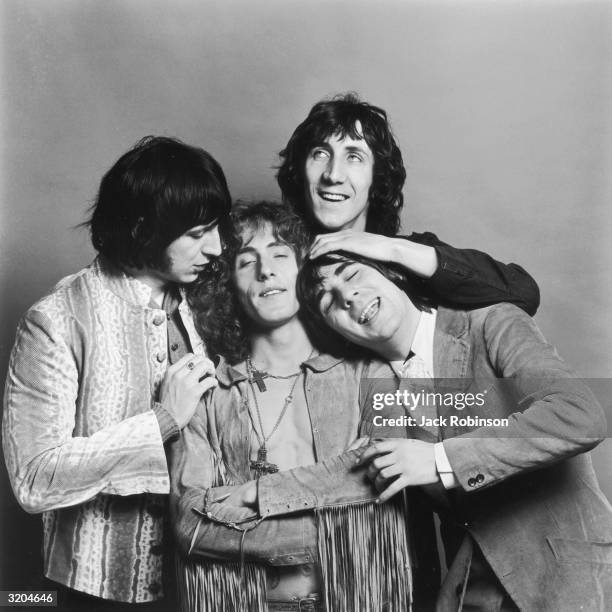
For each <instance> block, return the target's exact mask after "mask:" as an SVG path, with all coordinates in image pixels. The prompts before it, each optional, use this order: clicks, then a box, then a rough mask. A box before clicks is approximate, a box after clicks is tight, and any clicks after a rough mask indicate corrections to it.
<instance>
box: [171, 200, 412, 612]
mask: <svg viewBox="0 0 612 612" xmlns="http://www.w3.org/2000/svg"><path fill="white" fill-rule="evenodd" d="M232 220H233V223H234V229H235V234H236V236H235V238H236V240H235V241H230V242H231V243H234V242H235V243H236V244H235V245H234V246H233V247H231V248H230V250H229V251H228V252H227V253H225V254H224V256H223V260H224V262H225V266H226V270H225V273H224V275H223V278H224V279H225V282H221V283H220V282H216V283H215V284H214V285H208V284H207V283H206V282H203V284H202V286H201V287H199V291H198V288H194V291H193V293H194V294H195V295H193V296H192V303H193V305H194V312H197V313H198V315H197V317H196V319H197V321H198V322H199V328H200V330H201V333H202V335H203V337H204V338H205V341H206V345H207V347H208V348H209V350H211V351H215V352H218V353H220V354H222V355H224V357H225V358H226V359H224V360H222V361H221V363H220V364H219V366H218V368H217V377H218V380H219V386H218V388H217V389H215V391H214V392H213V393H212V394H210V396H208V397H207V398H205V401H204V402H202V404H201V405H200V406H199V407H198V409H197V411H196V414H195V415H194V418H193V419H192V421H191V422H190V423H189V425H188V426H187V427H186V428H185V430H184V431H183V434H182V435H181V437H180V439H178V440H176V441H175V442H174V443H173V444H172V446H171V447H170V453H169V454H170V462H171V465H172V469H171V475H172V495H171V509H172V518H173V527H174V529H175V535H176V540H177V543H178V545H179V548H180V551H181V553H182V554H181V561H180V567H181V572H180V578H179V593H181V594H182V597H181V601H182V609H183V610H185V612H187V611H191V610H221V609H223V610H266V609H267V610H277V611H279V612H280V611H283V612H286V611H288V610H298V609H299V610H322V609H326V610H330V611H331V610H344V609H359V610H363V611H364V612H375V611H377V610H380V609H381V606H382V605H383V602H386V603H387V604H388V605H389V606H390V607H389V609H393V610H397V611H398V612H399V611H403V610H406V611H407V610H408V609H409V608H410V600H411V599H410V598H411V589H410V580H411V567H410V560H409V553H408V540H407V528H406V524H405V519H404V515H403V512H402V511H401V504H400V505H397V506H393V505H388V506H382V507H381V506H376V505H375V504H374V503H373V501H374V495H373V494H372V492H371V491H370V488H369V485H367V483H366V486H364V485H363V483H362V486H361V490H362V491H363V490H364V489H365V491H366V493H365V495H364V496H363V498H362V499H361V501H362V502H363V503H362V504H360V505H357V506H355V505H353V506H352V507H351V508H350V509H346V508H345V509H343V508H342V500H341V499H336V500H335V502H336V505H335V507H334V509H333V512H332V513H330V515H329V516H326V517H325V518H324V519H323V516H324V513H323V512H321V513H320V514H319V515H318V518H319V519H321V520H322V521H323V523H324V524H322V525H320V528H321V530H322V531H321V533H323V530H324V529H327V530H328V531H329V532H330V533H333V534H336V536H337V537H336V539H335V540H334V538H330V541H329V542H328V543H326V544H325V545H324V546H323V551H327V553H326V552H321V554H319V544H318V542H317V528H316V523H315V517H314V516H313V515H312V514H309V515H307V516H306V515H304V516H299V517H288V518H286V519H279V520H276V521H273V520H270V521H265V522H262V521H260V520H259V519H257V517H255V518H256V520H253V511H252V510H251V509H247V510H246V515H245V514H244V513H243V511H244V510H245V508H244V505H245V504H246V503H247V502H249V500H250V503H251V504H252V503H253V502H254V501H255V499H256V496H257V495H256V492H257V485H258V483H261V482H262V481H263V480H264V479H265V478H266V477H268V476H269V475H271V474H275V473H276V472H280V471H282V470H288V469H291V468H294V467H297V466H307V465H313V464H315V462H317V461H324V460H327V459H332V458H334V457H336V456H338V455H339V454H340V453H341V452H343V451H344V450H345V449H346V448H347V447H348V446H349V445H350V444H351V443H353V442H354V441H355V439H356V438H357V437H358V435H359V425H360V420H361V412H362V410H363V408H364V405H365V400H364V397H363V396H362V394H361V392H360V387H359V382H360V380H361V379H362V378H364V377H368V376H370V377H376V376H391V375H392V372H391V369H390V368H389V367H388V366H387V365H386V364H384V363H382V362H380V361H377V360H373V361H370V360H368V361H365V360H356V359H341V358H337V357H332V356H331V355H329V354H325V353H320V352H319V351H318V350H317V349H315V347H314V346H313V344H312V343H311V341H310V338H309V336H308V334H307V333H306V331H305V328H304V326H303V324H302V321H301V318H300V316H299V310H300V305H299V303H298V300H297V296H296V278H297V274H298V265H299V264H300V263H301V261H302V257H303V253H304V252H305V251H306V248H307V245H308V238H309V236H308V233H307V232H306V230H305V228H304V227H303V224H302V222H301V221H300V219H299V217H297V216H296V215H295V213H293V212H292V211H291V210H290V209H289V208H287V207H286V206H283V205H280V204H273V203H268V202H258V203H255V204H238V205H237V206H235V207H234V208H233V209H232ZM362 480H363V479H362ZM231 485H233V486H231ZM334 488H336V487H332V489H334ZM340 534H347V535H346V537H345V538H342V537H341V536H340ZM351 534H360V535H351ZM334 537H335V536H334ZM219 561H225V563H220V562H219ZM237 561H240V562H241V563H240V564H238V563H236V562H237ZM228 562H229V563H228ZM231 562H234V563H231ZM245 562H246V564H245ZM371 564H376V567H377V568H378V571H377V573H376V575H370V574H371V573H370V572H369V569H370V566H371ZM349 568H350V569H349ZM358 575H359V576H366V575H368V578H367V579H363V580H359V579H357V578H356V576H358ZM347 602H358V603H355V605H356V606H357V607H353V604H351V603H347ZM347 606H348V607H347Z"/></svg>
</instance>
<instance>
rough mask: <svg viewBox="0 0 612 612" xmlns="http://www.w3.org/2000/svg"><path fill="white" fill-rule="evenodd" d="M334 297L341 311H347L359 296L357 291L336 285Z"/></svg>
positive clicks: (346, 286)
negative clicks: (335, 296)
mask: <svg viewBox="0 0 612 612" xmlns="http://www.w3.org/2000/svg"><path fill="white" fill-rule="evenodd" d="M336 295H337V300H338V303H339V304H340V307H341V308H342V309H343V310H348V309H349V308H350V307H351V306H352V305H353V303H354V301H355V298H356V297H357V295H359V291H357V290H356V289H353V288H351V287H349V286H348V285H338V286H337V287H336Z"/></svg>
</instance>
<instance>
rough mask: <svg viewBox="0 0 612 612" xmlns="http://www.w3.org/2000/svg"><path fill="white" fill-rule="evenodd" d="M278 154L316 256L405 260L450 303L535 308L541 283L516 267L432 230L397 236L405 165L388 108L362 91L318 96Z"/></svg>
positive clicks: (285, 189)
mask: <svg viewBox="0 0 612 612" xmlns="http://www.w3.org/2000/svg"><path fill="white" fill-rule="evenodd" d="M280 157H281V160H282V163H281V165H280V167H279V170H278V174H277V180H278V184H279V187H280V189H281V192H282V194H283V199H284V201H285V202H286V203H288V204H290V205H291V206H293V207H294V208H295V209H296V210H297V211H298V213H299V214H300V215H302V216H303V218H304V219H305V220H306V222H307V223H308V225H309V227H310V230H311V231H312V232H313V234H318V236H317V237H316V239H315V241H314V243H313V245H312V248H311V250H310V256H311V257H313V258H314V257H318V256H319V255H323V254H324V253H328V252H331V251H338V250H343V251H347V252H350V253H354V254H358V255H361V256H364V257H370V258H371V259H374V260H377V261H381V262H387V263H394V264H397V265H399V266H401V267H402V268H403V269H404V270H406V271H407V272H409V273H410V274H411V275H413V276H414V277H415V278H416V279H418V280H419V283H420V284H421V285H422V289H421V292H422V293H427V294H428V295H430V296H431V297H433V298H434V299H435V300H436V301H437V302H439V303H442V304H446V305H449V306H455V307H463V308H474V307H479V306H487V305H490V304H493V303H496V302H502V301H504V302H510V303H513V304H516V305H517V306H519V307H520V308H522V309H523V310H525V311H526V312H528V313H529V314H532V315H533V314H534V313H535V311H536V310H537V308H538V305H539V299H540V298H539V291H538V287H537V285H536V283H535V281H534V280H533V279H532V278H531V276H529V274H527V272H525V270H523V268H521V267H520V266H518V265H517V264H508V265H505V264H502V263H500V262H498V261H495V260H494V259H492V258H491V257H489V256H488V255H486V254H485V253H482V252H480V251H476V250H472V249H456V248H453V247H452V246H450V245H448V244H445V243H443V242H441V241H440V240H438V238H437V237H436V236H435V235H434V234H432V233H430V232H424V233H412V234H411V235H410V236H407V237H399V236H396V234H397V232H398V230H399V227H400V213H401V211H402V206H403V203H404V196H403V193H402V188H403V186H404V182H405V180H406V170H405V169H404V163H403V160H402V154H401V151H400V149H399V147H398V145H397V142H396V141H395V138H394V136H393V133H392V132H391V128H390V125H389V122H388V120H387V114H386V113H385V111H384V110H383V109H381V108H379V107H377V106H373V105H371V104H368V103H367V102H362V101H360V100H359V98H358V97H357V96H356V95H354V94H347V95H342V96H337V97H335V98H333V99H331V100H323V101H321V102H318V103H317V104H315V105H314V106H313V107H312V109H311V110H310V113H309V114H308V116H307V117H306V119H305V120H304V121H303V122H302V123H301V124H300V125H299V126H298V127H297V128H296V129H295V131H294V132H293V134H292V136H291V138H290V139H289V142H288V143H287V145H286V147H285V148H284V149H283V150H282V151H281V152H280Z"/></svg>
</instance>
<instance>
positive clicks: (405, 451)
mask: <svg viewBox="0 0 612 612" xmlns="http://www.w3.org/2000/svg"><path fill="white" fill-rule="evenodd" d="M367 463H369V464H370V465H369V467H368V477H369V478H370V480H372V482H373V483H374V486H375V487H376V490H377V491H382V493H381V494H380V495H379V497H378V499H377V500H376V501H377V502H385V501H387V500H388V499H390V498H391V497H393V496H394V495H395V494H396V493H398V492H399V491H401V490H402V489H404V488H405V487H411V486H418V485H427V484H432V483H434V482H438V479H439V477H438V472H437V470H436V458H435V455H434V445H433V444H431V443H430V442H423V441H422V440H406V439H403V438H388V439H386V440H382V441H379V442H375V443H374V444H372V445H371V446H369V447H368V448H367V449H366V450H365V451H364V452H363V454H362V455H361V457H360V458H359V459H358V461H357V465H365V464H367Z"/></svg>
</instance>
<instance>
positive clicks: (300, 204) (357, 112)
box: [276, 93, 406, 236]
mask: <svg viewBox="0 0 612 612" xmlns="http://www.w3.org/2000/svg"><path fill="white" fill-rule="evenodd" d="M358 122H359V125H360V127H361V132H358V130H357V125H358ZM331 136H338V137H340V138H345V137H346V136H349V137H350V138H353V139H355V140H360V139H363V140H365V141H366V143H367V144H368V146H369V147H370V149H371V150H372V153H373V154H374V175H373V178H372V186H371V187H370V193H369V208H368V215H367V219H366V231H368V232H373V233H375V234H383V235H385V236H394V235H395V234H397V231H398V230H399V226H400V212H401V209H402V206H403V204H404V196H403V194H402V188H403V186H404V182H405V180H406V170H405V168H404V162H403V160H402V153H401V151H400V149H399V147H398V145H397V142H396V141H395V138H394V136H393V133H392V132H391V127H390V125H389V121H388V119H387V113H386V112H385V111H384V110H383V109H382V108H379V107H377V106H373V105H371V104H368V103H367V102H362V101H361V100H360V99H359V97H358V96H357V95H356V94H355V93H348V94H343V95H338V96H336V97H334V98H332V99H331V100H322V101H321V102H317V104H315V105H314V106H313V107H312V109H311V110H310V113H308V117H306V119H305V120H304V121H303V122H302V123H300V125H298V127H297V128H296V129H295V131H294V132H293V134H292V136H291V138H290V139H289V142H288V143H287V146H286V147H285V148H284V149H283V150H282V151H281V152H280V153H279V156H280V158H281V160H282V161H281V165H280V166H279V168H278V172H277V175H276V179H277V181H278V185H279V187H280V189H281V192H282V195H283V200H284V201H285V202H286V203H288V204H290V205H291V206H293V207H294V208H295V210H297V211H298V213H299V214H300V215H302V216H303V217H304V218H305V219H306V221H307V223H308V225H309V226H310V228H311V231H314V232H320V231H321V229H322V228H321V227H320V226H318V224H317V221H316V219H314V217H313V215H312V210H311V207H310V206H309V205H308V203H307V202H306V186H305V166H306V158H307V156H308V154H309V153H310V151H311V150H312V149H313V148H314V147H316V146H319V145H321V144H323V143H325V142H326V141H327V139H328V138H330V137H331ZM323 230H324V228H323Z"/></svg>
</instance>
